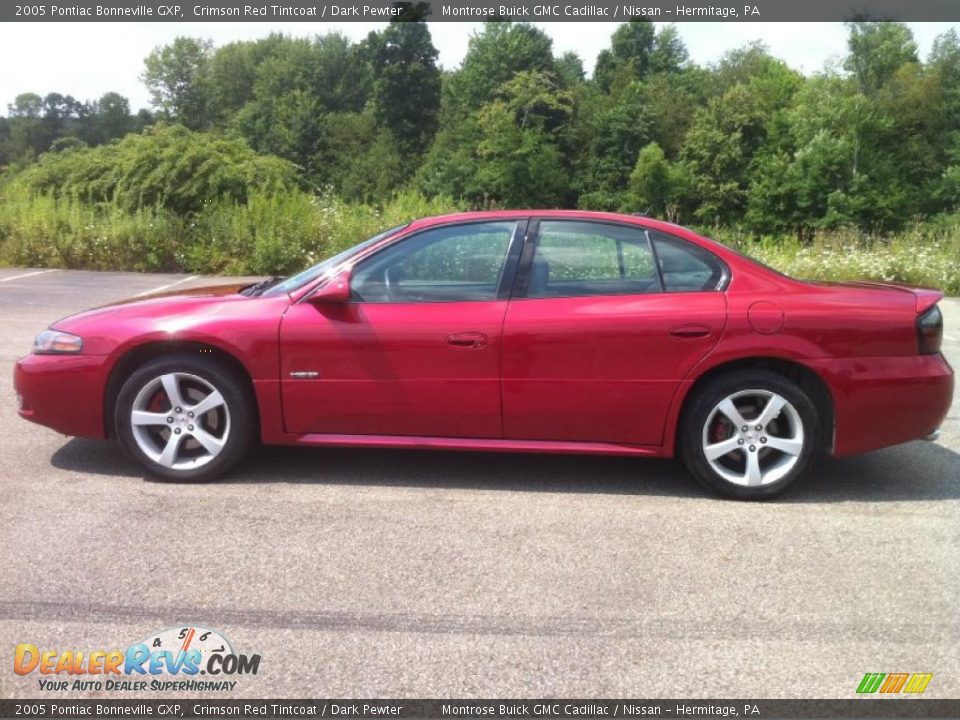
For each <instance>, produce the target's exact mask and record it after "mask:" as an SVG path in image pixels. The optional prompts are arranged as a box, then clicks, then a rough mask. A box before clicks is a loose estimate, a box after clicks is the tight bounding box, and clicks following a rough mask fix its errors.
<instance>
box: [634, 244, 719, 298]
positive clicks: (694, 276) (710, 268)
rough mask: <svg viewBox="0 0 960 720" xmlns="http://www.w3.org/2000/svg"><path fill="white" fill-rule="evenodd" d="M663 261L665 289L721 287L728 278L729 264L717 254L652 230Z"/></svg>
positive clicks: (713, 288) (662, 272) (658, 256)
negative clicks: (725, 263) (727, 265)
mask: <svg viewBox="0 0 960 720" xmlns="http://www.w3.org/2000/svg"><path fill="white" fill-rule="evenodd" d="M650 240H651V241H652V242H653V246H654V249H655V250H656V253H657V261H658V262H659V264H660V275H661V277H662V278H663V289H664V291H665V292H706V291H710V290H719V289H720V287H721V286H722V284H723V282H724V280H726V277H727V269H726V265H724V264H723V262H721V260H720V258H718V257H717V256H716V255H714V254H713V253H711V252H709V251H708V250H704V249H703V248H701V247H699V246H698V245H694V244H693V243H691V242H687V241H686V240H681V239H679V238H675V237H673V236H672V235H666V234H665V233H662V232H658V231H655V230H651V231H650Z"/></svg>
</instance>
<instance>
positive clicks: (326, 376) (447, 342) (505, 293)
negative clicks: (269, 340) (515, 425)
mask: <svg viewBox="0 0 960 720" xmlns="http://www.w3.org/2000/svg"><path fill="white" fill-rule="evenodd" d="M521 225H522V226H523V227H525V226H526V221H523V222H522V223H518V222H517V221H516V220H515V219H510V220H504V221H489V222H471V223H460V224H450V225H443V226H438V227H433V228H429V229H426V230H423V231H421V232H418V233H416V234H413V235H410V236H407V237H405V238H402V239H401V240H399V241H397V242H395V243H392V244H390V245H389V246H387V247H386V248H384V249H383V250H380V251H379V252H376V253H375V254H373V255H371V256H368V257H366V258H364V259H362V260H361V261H360V262H359V263H358V264H357V265H356V266H355V267H354V268H352V277H351V282H350V286H351V301H350V302H348V303H345V304H326V305H325V304H323V303H311V302H310V301H309V299H306V300H303V301H300V302H298V303H295V304H294V305H292V306H291V307H290V309H289V310H288V311H287V313H286V315H285V316H284V318H283V321H282V323H281V328H280V349H281V373H282V375H281V393H282V398H283V414H284V423H285V427H286V430H287V432H291V433H339V434H376V435H426V436H446V437H482V438H499V437H502V434H503V426H502V415H501V395H500V349H501V331H502V327H503V319H504V315H505V313H506V309H507V301H508V297H509V291H510V287H511V285H512V282H513V277H514V275H515V272H516V265H517V262H518V259H519V251H520V245H521V243H522V238H523V234H522V229H523V228H521V227H520V226H521Z"/></svg>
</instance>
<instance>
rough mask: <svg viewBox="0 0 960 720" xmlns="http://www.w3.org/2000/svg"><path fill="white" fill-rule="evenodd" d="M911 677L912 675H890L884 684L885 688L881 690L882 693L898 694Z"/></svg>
mask: <svg viewBox="0 0 960 720" xmlns="http://www.w3.org/2000/svg"><path fill="white" fill-rule="evenodd" d="M908 677H910V673H890V674H889V675H887V679H886V681H885V682H884V683H883V686H882V687H881V688H880V692H882V693H898V692H900V688H902V687H903V684H904V683H905V682H907V678H908Z"/></svg>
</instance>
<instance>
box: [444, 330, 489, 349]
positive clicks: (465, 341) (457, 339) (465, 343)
mask: <svg viewBox="0 0 960 720" xmlns="http://www.w3.org/2000/svg"><path fill="white" fill-rule="evenodd" d="M488 342H489V339H488V338H487V336H486V335H484V334H483V333H479V332H463V333H454V334H453V335H450V336H449V337H448V338H447V347H449V348H454V349H457V350H479V349H480V348H484V347H486V346H487V343H488Z"/></svg>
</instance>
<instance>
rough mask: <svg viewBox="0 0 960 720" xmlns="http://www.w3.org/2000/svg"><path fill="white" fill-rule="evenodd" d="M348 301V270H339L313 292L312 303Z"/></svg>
mask: <svg viewBox="0 0 960 720" xmlns="http://www.w3.org/2000/svg"><path fill="white" fill-rule="evenodd" d="M349 301H350V270H349V269H347V270H341V271H340V272H338V273H337V274H336V275H334V276H333V277H332V278H330V279H329V280H327V282H325V283H324V284H323V285H321V286H320V287H319V288H317V289H316V290H314V291H313V294H312V295H311V296H310V302H312V303H324V304H327V303H345V302H349Z"/></svg>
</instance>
